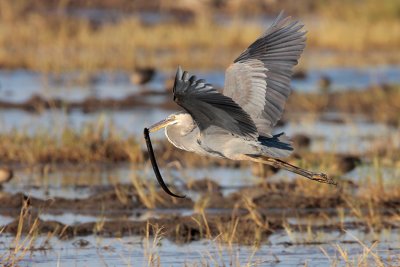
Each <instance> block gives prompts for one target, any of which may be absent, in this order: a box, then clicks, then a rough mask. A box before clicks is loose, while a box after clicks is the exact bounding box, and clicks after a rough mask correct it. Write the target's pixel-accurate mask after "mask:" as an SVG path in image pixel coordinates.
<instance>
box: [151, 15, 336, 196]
mask: <svg viewBox="0 0 400 267" xmlns="http://www.w3.org/2000/svg"><path fill="white" fill-rule="evenodd" d="M302 28H303V25H302V24H301V23H299V22H298V21H293V20H292V19H291V18H290V17H286V18H284V17H283V13H281V14H280V15H279V16H278V17H277V19H276V20H275V21H274V22H273V24H272V26H271V27H270V28H268V29H267V31H266V32H265V33H264V34H263V35H262V36H260V37H259V38H258V39H257V40H256V41H255V42H254V43H252V44H251V45H250V46H249V47H248V48H247V49H246V50H244V51H243V52H242V53H241V54H240V56H239V57H238V58H237V59H235V61H234V62H233V64H232V65H230V66H229V67H228V69H227V70H226V72H225V86H224V89H223V90H222V92H219V91H217V90H216V89H214V88H213V87H212V85H210V84H208V83H206V81H205V80H203V79H197V78H196V76H191V75H189V73H188V72H186V71H182V69H181V68H180V67H179V68H178V70H177V73H176V77H175V84H174V87H173V99H174V101H175V102H176V103H177V104H178V105H179V106H181V107H182V108H183V109H184V111H181V112H178V113H175V114H172V115H170V116H168V117H167V118H166V119H165V120H163V121H160V122H158V123H156V124H154V125H152V126H151V127H150V128H149V129H148V131H150V132H155V131H157V130H160V129H162V128H165V135H166V136H167V138H168V141H169V142H171V143H172V144H173V145H174V146H176V147H177V148H180V149H183V150H187V151H191V152H195V153H197V154H200V155H207V156H214V157H219V158H226V159H231V160H250V161H254V162H259V163H263V164H269V165H272V166H273V167H276V168H283V169H286V170H288V171H291V172H294V173H297V174H299V175H302V176H304V177H307V178H309V179H312V180H316V181H319V182H324V183H334V181H332V180H330V179H329V178H328V177H327V176H326V175H325V174H323V173H315V172H312V171H309V170H305V169H302V168H299V167H296V166H293V165H291V164H289V163H287V162H284V161H282V160H281V159H282V158H286V157H288V156H289V155H290V153H291V152H292V151H293V147H292V143H291V142H290V140H289V139H288V138H287V137H286V136H285V134H284V133H280V134H273V127H274V126H275V125H276V123H277V122H278V120H279V119H280V118H281V116H282V113H283V109H284V106H285V102H286V100H287V98H288V96H289V94H290V92H291V87H290V79H291V76H292V73H293V71H292V69H293V66H295V65H297V63H298V59H299V57H300V55H301V53H302V52H303V49H304V47H305V42H306V37H305V34H306V32H305V31H303V30H302ZM145 131H146V130H145ZM157 178H158V177H157ZM160 184H161V183H160ZM163 189H164V190H165V188H164V187H163ZM167 193H171V192H170V191H168V192H167ZM173 195H174V194H173ZM174 196H176V195H174Z"/></svg>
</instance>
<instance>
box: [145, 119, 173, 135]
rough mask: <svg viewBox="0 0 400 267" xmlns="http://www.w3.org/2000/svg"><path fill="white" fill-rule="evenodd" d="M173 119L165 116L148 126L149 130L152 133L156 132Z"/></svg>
mask: <svg viewBox="0 0 400 267" xmlns="http://www.w3.org/2000/svg"><path fill="white" fill-rule="evenodd" d="M173 122H174V120H173V119H172V118H166V119H165V120H162V121H159V122H157V123H155V124H153V125H151V126H150V127H149V132H151V133H153V132H156V131H158V130H160V129H162V128H164V127H166V126H168V125H169V124H171V123H173Z"/></svg>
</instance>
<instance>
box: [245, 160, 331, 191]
mask: <svg viewBox="0 0 400 267" xmlns="http://www.w3.org/2000/svg"><path fill="white" fill-rule="evenodd" d="M247 156H248V157H249V160H252V161H255V162H260V163H263V164H268V165H271V166H272V167H275V168H280V169H285V170H287V171H290V172H294V173H297V174H299V175H301V176H304V177H306V178H308V179H311V180H314V181H317V182H320V183H326V184H334V185H336V182H335V181H334V180H332V179H331V178H329V177H328V176H327V175H326V174H324V173H316V172H312V171H309V170H306V169H302V168H300V167H297V166H294V165H292V164H290V163H287V162H285V161H282V160H280V159H274V158H270V157H266V156H262V155H247Z"/></svg>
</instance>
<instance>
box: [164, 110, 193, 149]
mask: <svg viewBox="0 0 400 267" xmlns="http://www.w3.org/2000/svg"><path fill="white" fill-rule="evenodd" d="M198 133H199V131H198V127H197V124H196V123H195V121H194V120H193V119H192V116H190V114H188V113H182V114H179V115H178V120H177V122H176V123H175V124H171V125H168V126H167V127H166V128H165V135H166V136H167V138H168V140H169V141H170V142H171V143H172V144H173V145H174V146H176V147H178V148H181V149H184V150H189V148H188V147H187V146H188V145H189V144H192V143H193V142H196V141H195V139H196V138H197V134H198Z"/></svg>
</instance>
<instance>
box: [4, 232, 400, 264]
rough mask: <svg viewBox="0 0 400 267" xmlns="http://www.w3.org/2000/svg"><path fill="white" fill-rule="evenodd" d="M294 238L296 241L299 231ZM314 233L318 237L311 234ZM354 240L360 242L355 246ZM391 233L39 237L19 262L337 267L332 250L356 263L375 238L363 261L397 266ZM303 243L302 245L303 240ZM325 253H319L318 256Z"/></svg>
mask: <svg viewBox="0 0 400 267" xmlns="http://www.w3.org/2000/svg"><path fill="white" fill-rule="evenodd" d="M294 234H298V235H299V236H298V237H297V238H299V240H301V238H300V236H301V235H302V234H301V233H294ZM316 234H318V233H316ZM355 236H357V237H358V238H357V239H359V240H360V242H362V244H360V243H358V241H357V239H356V238H355ZM397 237H398V233H397V232H396V231H384V232H383V233H381V234H374V235H364V234H362V233H360V232H357V231H349V232H346V233H345V234H343V233H338V232H332V233H324V236H323V237H321V240H322V242H324V243H321V244H318V243H317V244H314V245H313V244H310V245H307V244H303V243H302V242H300V243H296V242H295V243H293V241H292V240H291V237H289V236H288V235H287V234H286V233H285V232H278V233H275V234H273V235H272V236H271V237H270V238H269V243H268V244H262V245H261V246H260V247H258V248H257V247H253V246H238V245H235V244H233V245H232V246H229V245H227V244H225V245H224V244H221V243H218V242H217V241H208V240H201V241H195V242H191V243H188V244H176V243H173V242H170V241H168V240H165V239H162V240H161V241H159V242H155V243H153V239H150V240H147V239H143V238H139V237H123V238H118V239H117V238H96V237H94V236H88V237H85V238H74V239H72V240H68V241H61V240H57V239H54V238H52V239H50V240H49V241H48V242H47V243H45V239H44V238H43V237H39V238H38V239H37V240H36V242H35V245H36V248H40V247H41V246H43V245H44V244H45V246H44V247H45V248H47V249H44V250H36V251H32V252H28V253H27V254H26V255H25V256H24V258H23V260H22V261H21V262H20V264H21V266H39V265H40V266H55V265H57V264H58V266H88V265H90V266H94V265H99V264H100V265H108V266H127V265H131V266H144V265H147V263H148V260H149V255H153V258H155V262H157V260H158V258H159V259H160V262H161V263H160V264H161V266H182V265H184V264H187V265H189V266H192V265H194V264H197V265H196V266H199V265H200V266H204V265H207V263H208V266H209V265H210V264H211V265H212V266H215V265H218V266H222V265H225V266H239V265H240V266H243V265H246V264H253V265H254V266H299V265H304V264H307V266H326V265H331V264H333V263H336V264H339V265H343V264H344V263H345V262H344V260H343V258H342V257H341V256H340V253H339V251H338V250H339V249H338V246H340V248H341V249H342V250H344V251H346V252H347V253H348V255H349V261H352V262H355V263H357V259H358V258H359V257H360V258H361V256H362V255H363V253H365V250H366V248H365V247H364V246H366V247H371V246H372V244H373V242H374V240H377V239H378V240H380V242H379V243H378V244H377V246H374V247H372V251H371V252H370V253H369V257H366V260H367V261H368V262H369V263H370V264H372V265H374V263H375V260H374V258H373V256H372V253H375V254H378V255H379V256H380V257H381V260H382V261H383V263H388V259H391V261H390V262H391V264H392V265H393V264H394V265H397V264H398V263H399V258H398V257H397V256H396V255H398V254H399V253H400V248H399V247H398V246H397V244H398V240H397V239H398V238H397ZM12 240H13V237H10V236H7V235H2V236H1V237H0V244H1V245H0V254H3V253H7V249H6V248H7V245H9V244H11V242H12ZM303 242H306V241H303ZM323 251H324V252H325V253H326V254H327V255H325V254H324V252H323Z"/></svg>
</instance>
